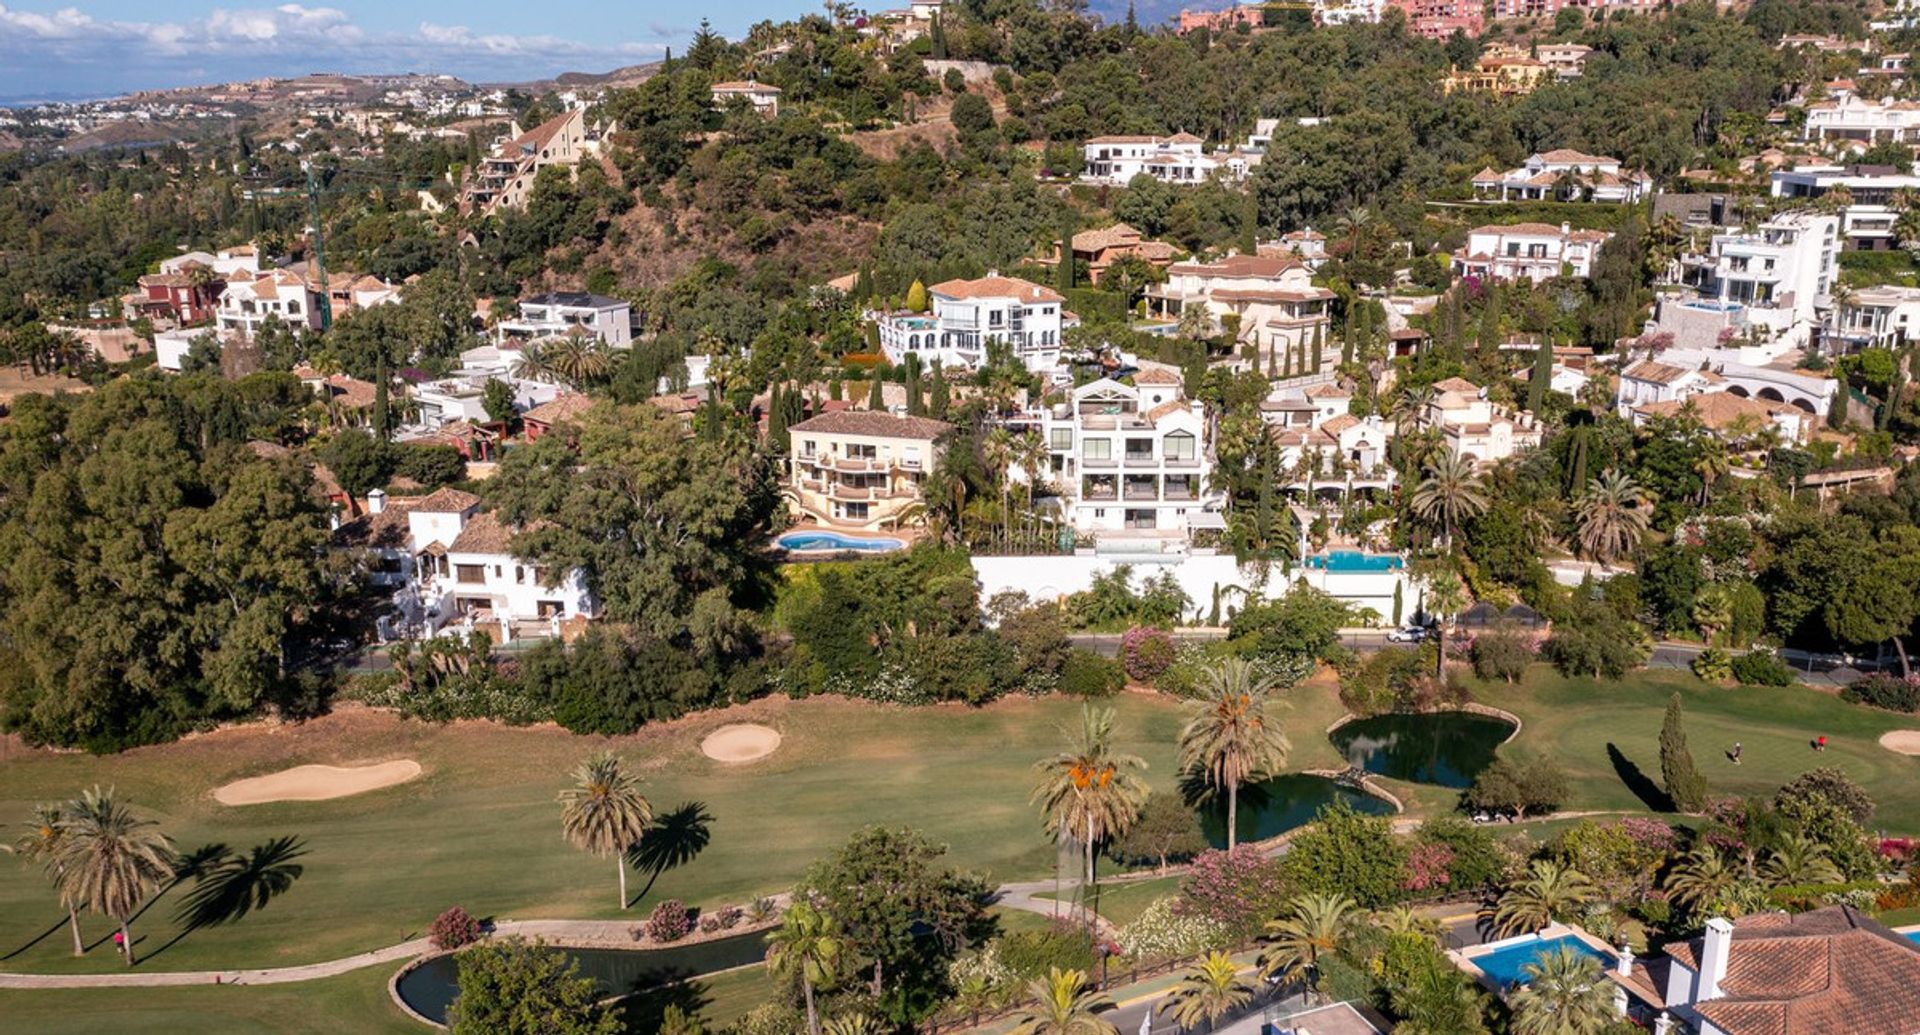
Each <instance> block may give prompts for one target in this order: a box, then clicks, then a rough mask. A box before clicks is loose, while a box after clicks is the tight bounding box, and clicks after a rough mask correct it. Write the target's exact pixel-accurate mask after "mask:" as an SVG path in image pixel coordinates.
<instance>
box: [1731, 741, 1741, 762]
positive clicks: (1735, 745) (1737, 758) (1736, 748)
mask: <svg viewBox="0 0 1920 1035" xmlns="http://www.w3.org/2000/svg"><path fill="white" fill-rule="evenodd" d="M1732 755H1733V764H1734V765H1739V764H1740V742H1739V741H1737V740H1736V741H1734V742H1733V751H1732Z"/></svg>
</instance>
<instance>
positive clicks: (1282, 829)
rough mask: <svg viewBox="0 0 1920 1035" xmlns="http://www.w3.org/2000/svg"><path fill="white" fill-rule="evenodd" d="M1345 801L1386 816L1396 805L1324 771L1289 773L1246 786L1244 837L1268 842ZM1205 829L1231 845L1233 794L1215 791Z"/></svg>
mask: <svg viewBox="0 0 1920 1035" xmlns="http://www.w3.org/2000/svg"><path fill="white" fill-rule="evenodd" d="M1336 801H1344V802H1346V803H1347V804H1348V805H1351V806H1353V810H1354V811H1355V812H1362V813H1366V814H1368V815H1374V816H1380V815H1385V814H1387V813H1390V812H1392V811H1393V806H1392V805H1389V804H1387V803H1386V802H1384V801H1381V800H1380V799H1379V798H1376V797H1374V796H1373V795H1371V794H1368V793H1366V792H1364V791H1360V790H1356V789H1354V788H1352V787H1348V786H1346V785H1345V784H1341V783H1337V782H1335V781H1333V780H1329V779H1327V778H1326V777H1324V776H1308V775H1307V774H1305V773H1288V774H1287V775H1285V776H1276V777H1274V778H1273V779H1271V780H1262V781H1261V782H1259V783H1256V784H1249V785H1247V786H1245V787H1242V788H1240V816H1239V821H1240V822H1239V826H1240V830H1239V838H1238V840H1239V842H1240V843H1241V844H1246V843H1248V842H1251V841H1264V840H1266V839H1267V838H1269V837H1278V836H1279V835H1281V834H1284V833H1286V832H1287V831H1289V830H1292V829H1293V828H1295V827H1301V826H1306V825H1307V824H1308V823H1311V822H1313V817H1314V814H1315V813H1317V812H1319V811H1320V808H1321V806H1324V805H1331V804H1333V803H1334V802H1336ZM1200 829H1202V830H1204V831H1205V832H1206V835H1207V840H1208V841H1209V842H1211V843H1212V844H1213V845H1214V846H1215V847H1217V848H1225V847H1226V845H1227V796H1226V795H1225V794H1217V795H1214V797H1213V799H1212V800H1211V801H1209V802H1207V803H1206V804H1205V805H1203V806H1201V809H1200Z"/></svg>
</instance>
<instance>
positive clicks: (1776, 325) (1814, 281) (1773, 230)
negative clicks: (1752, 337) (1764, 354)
mask: <svg viewBox="0 0 1920 1035" xmlns="http://www.w3.org/2000/svg"><path fill="white" fill-rule="evenodd" d="M1839 251H1840V219H1839V217H1838V216H1832V215H1827V214H1824V213H1818V212H1788V213H1784V214H1781V215H1778V216H1775V217H1773V218H1772V219H1769V220H1767V221H1766V222H1764V223H1762V224H1760V226H1759V228H1758V229H1757V230H1756V231H1755V232H1753V233H1745V232H1733V233H1725V234H1716V235H1714V237H1713V240H1712V243H1711V245H1710V246H1709V250H1708V252H1707V253H1706V254H1705V255H1698V254H1696V255H1686V256H1682V257H1681V260H1680V267H1681V271H1682V278H1683V282H1684V283H1685V284H1686V285H1687V286H1688V287H1690V288H1692V289H1693V290H1694V292H1695V293H1696V294H1697V296H1698V298H1697V299H1696V300H1695V304H1699V303H1705V304H1707V305H1711V306H1717V307H1718V308H1719V309H1720V310H1721V311H1722V312H1727V313H1737V315H1738V316H1739V318H1740V319H1739V321H1738V322H1740V323H1742V324H1744V325H1746V326H1749V327H1752V328H1754V329H1755V332H1756V333H1760V334H1764V335H1766V336H1768V337H1771V338H1774V339H1777V340H1779V341H1780V342H1781V343H1782V347H1783V348H1801V347H1804V346H1805V345H1807V344H1808V342H1809V341H1810V340H1811V338H1812V335H1813V333H1814V331H1815V330H1816V329H1818V328H1819V327H1820V326H1821V324H1822V322H1823V320H1824V318H1825V313H1826V312H1827V310H1828V309H1829V307H1830V306H1831V305H1832V299H1831V297H1830V292H1831V291H1832V289H1833V285H1834V283H1835V282H1836V281H1837V280H1838V274H1839V263H1838V254H1839ZM1681 304H1682V305H1684V304H1685V303H1681ZM1666 308H1667V304H1666V302H1665V301H1664V300H1663V301H1662V303H1661V316H1660V318H1659V319H1661V320H1664V319H1665V318H1666V315H1665V314H1666Z"/></svg>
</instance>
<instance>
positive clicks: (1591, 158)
mask: <svg viewBox="0 0 1920 1035" xmlns="http://www.w3.org/2000/svg"><path fill="white" fill-rule="evenodd" d="M1540 158H1541V159H1542V160H1543V161H1548V162H1555V163H1558V164H1563V165H1574V164H1582V165H1591V164H1596V163H1605V164H1608V165H1617V164H1619V161H1620V159H1618V158H1608V157H1607V156H1605V155H1590V154H1586V153H1584V152H1581V151H1575V150H1574V149H1573V148H1570V147H1561V148H1555V149H1554V150H1552V151H1543V152H1541V154H1540Z"/></svg>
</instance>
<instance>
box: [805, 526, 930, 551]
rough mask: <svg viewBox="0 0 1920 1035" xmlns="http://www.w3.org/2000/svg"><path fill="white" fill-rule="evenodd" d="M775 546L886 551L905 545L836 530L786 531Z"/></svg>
mask: <svg viewBox="0 0 1920 1035" xmlns="http://www.w3.org/2000/svg"><path fill="white" fill-rule="evenodd" d="M773 544H774V545H775V546H778V547H779V548H780V549H782V550H787V551H789V552H792V553H810V552H827V551H832V550H856V551H859V552H861V553H886V552H887V551H889V550H899V549H903V548H905V546H906V545H907V544H906V543H905V542H904V541H902V540H899V539H891V538H887V537H885V536H881V537H877V538H872V539H863V538H858V537H855V536H850V535H841V534H840V533H838V532H824V531H812V530H809V531H805V532H788V533H786V534H785V535H782V536H780V537H779V538H777V539H775V540H774V541H773Z"/></svg>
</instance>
